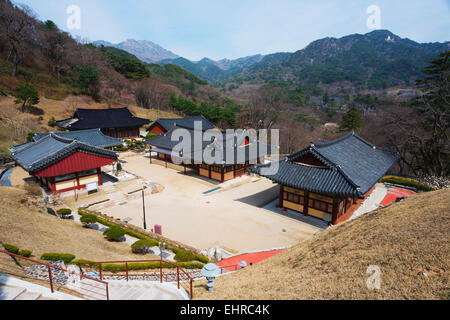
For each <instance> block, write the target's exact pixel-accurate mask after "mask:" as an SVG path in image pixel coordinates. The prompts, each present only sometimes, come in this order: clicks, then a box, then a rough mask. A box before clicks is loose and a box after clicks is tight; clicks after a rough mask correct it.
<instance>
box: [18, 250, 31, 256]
mask: <svg viewBox="0 0 450 320" xmlns="http://www.w3.org/2000/svg"><path fill="white" fill-rule="evenodd" d="M32 253H33V251H31V250H20V251H19V256H22V257H25V258H29V257H31V254H32Z"/></svg>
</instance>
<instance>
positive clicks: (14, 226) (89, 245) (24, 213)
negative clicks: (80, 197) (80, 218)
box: [0, 187, 155, 261]
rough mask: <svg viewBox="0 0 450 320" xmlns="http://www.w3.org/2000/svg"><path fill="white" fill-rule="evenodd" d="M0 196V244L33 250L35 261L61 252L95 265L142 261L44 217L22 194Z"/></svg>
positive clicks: (92, 233)
mask: <svg viewBox="0 0 450 320" xmlns="http://www.w3.org/2000/svg"><path fill="white" fill-rule="evenodd" d="M0 194H1V195H2V200H1V201H0V212H1V214H0V241H2V242H4V243H9V244H13V245H16V246H18V247H19V248H21V249H28V250H32V251H33V255H34V258H38V259H39V258H40V256H41V254H42V253H45V252H60V253H72V254H74V255H76V259H88V260H94V261H105V260H138V259H142V256H139V255H134V254H132V253H131V249H130V246H128V245H126V244H125V243H113V242H108V241H106V240H105V239H104V238H103V235H102V234H101V233H100V232H98V231H96V230H89V229H85V228H83V227H82V226H81V225H79V224H77V223H76V222H73V221H72V220H61V219H59V218H57V217H54V216H51V215H49V214H47V213H43V212H42V211H40V208H39V207H37V206H36V202H37V201H38V200H37V199H36V198H33V197H30V196H29V195H27V194H26V192H25V191H23V190H20V189H15V188H5V187H0ZM22 202H24V203H22ZM153 258H155V257H153ZM145 259H152V256H151V255H147V256H146V257H145Z"/></svg>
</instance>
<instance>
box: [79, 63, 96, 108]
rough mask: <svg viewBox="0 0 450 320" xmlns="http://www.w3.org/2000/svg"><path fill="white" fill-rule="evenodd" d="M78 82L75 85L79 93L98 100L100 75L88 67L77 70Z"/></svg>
mask: <svg viewBox="0 0 450 320" xmlns="http://www.w3.org/2000/svg"><path fill="white" fill-rule="evenodd" d="M77 73H78V80H77V85H78V87H79V88H80V89H81V92H83V93H86V94H88V95H90V96H91V97H93V98H94V99H96V100H97V99H98V98H99V91H100V81H99V79H100V74H99V73H98V71H97V70H95V69H94V68H93V67H92V66H90V65H85V66H82V67H78V68H77Z"/></svg>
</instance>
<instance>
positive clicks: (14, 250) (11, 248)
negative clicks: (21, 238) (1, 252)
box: [3, 243, 19, 254]
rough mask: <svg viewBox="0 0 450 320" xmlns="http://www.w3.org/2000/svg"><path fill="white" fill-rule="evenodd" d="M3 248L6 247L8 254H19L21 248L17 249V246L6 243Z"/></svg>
mask: <svg viewBox="0 0 450 320" xmlns="http://www.w3.org/2000/svg"><path fill="white" fill-rule="evenodd" d="M3 247H5V250H6V251H8V252H10V253H14V254H19V248H18V247H16V246H13V245H11V244H7V243H4V244H3Z"/></svg>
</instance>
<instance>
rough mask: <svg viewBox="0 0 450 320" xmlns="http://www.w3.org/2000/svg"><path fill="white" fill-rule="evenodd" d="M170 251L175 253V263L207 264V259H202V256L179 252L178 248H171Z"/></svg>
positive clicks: (183, 251)
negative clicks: (195, 262)
mask: <svg viewBox="0 0 450 320" xmlns="http://www.w3.org/2000/svg"><path fill="white" fill-rule="evenodd" d="M172 251H173V252H174V253H175V258H174V259H175V261H180V262H188V261H194V260H197V261H200V262H203V263H208V262H209V259H208V258H207V257H204V256H202V255H199V254H196V253H193V252H189V251H185V250H181V249H179V248H173V249H172Z"/></svg>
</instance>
